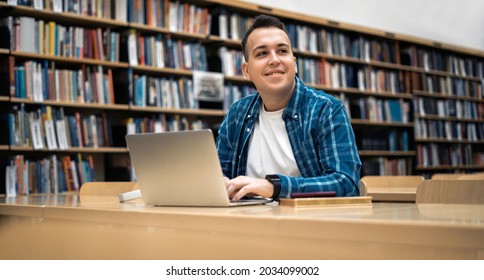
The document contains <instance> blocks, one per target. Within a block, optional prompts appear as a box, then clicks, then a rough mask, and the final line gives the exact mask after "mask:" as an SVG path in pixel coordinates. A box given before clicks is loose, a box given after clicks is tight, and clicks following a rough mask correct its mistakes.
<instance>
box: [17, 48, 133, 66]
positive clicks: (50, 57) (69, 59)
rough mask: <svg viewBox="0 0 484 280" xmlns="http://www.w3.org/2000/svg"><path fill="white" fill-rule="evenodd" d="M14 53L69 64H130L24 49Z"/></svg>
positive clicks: (18, 55)
mask: <svg viewBox="0 0 484 280" xmlns="http://www.w3.org/2000/svg"><path fill="white" fill-rule="evenodd" d="M12 55H13V56H15V57H22V58H27V59H37V60H51V61H55V62H61V63H66V64H69V63H75V64H79V65H84V64H89V65H99V66H106V67H109V68H128V66H129V65H128V63H126V62H111V61H103V60H98V59H92V58H76V57H64V56H55V55H49V54H38V53H29V52H22V51H12Z"/></svg>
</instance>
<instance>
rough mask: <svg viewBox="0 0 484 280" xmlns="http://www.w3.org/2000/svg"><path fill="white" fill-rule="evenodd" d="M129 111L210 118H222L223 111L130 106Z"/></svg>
mask: <svg viewBox="0 0 484 280" xmlns="http://www.w3.org/2000/svg"><path fill="white" fill-rule="evenodd" d="M130 110H132V111H136V112H152V113H166V114H174V115H196V116H211V117H223V116H225V111H223V110H215V109H176V108H160V107H153V106H148V107H139V106H131V107H130Z"/></svg>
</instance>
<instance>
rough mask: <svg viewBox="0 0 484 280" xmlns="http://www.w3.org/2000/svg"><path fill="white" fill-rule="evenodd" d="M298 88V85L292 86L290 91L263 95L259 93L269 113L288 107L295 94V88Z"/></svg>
mask: <svg viewBox="0 0 484 280" xmlns="http://www.w3.org/2000/svg"><path fill="white" fill-rule="evenodd" d="M295 87H296V83H294V84H293V85H292V87H291V88H290V89H288V90H285V91H283V92H277V93H275V92H271V93H262V92H259V94H260V96H261V98H262V102H263V104H264V108H265V110H266V111H267V112H273V111H278V110H281V109H284V108H286V107H287V104H289V101H290V100H291V98H292V95H293V94H294V88H295Z"/></svg>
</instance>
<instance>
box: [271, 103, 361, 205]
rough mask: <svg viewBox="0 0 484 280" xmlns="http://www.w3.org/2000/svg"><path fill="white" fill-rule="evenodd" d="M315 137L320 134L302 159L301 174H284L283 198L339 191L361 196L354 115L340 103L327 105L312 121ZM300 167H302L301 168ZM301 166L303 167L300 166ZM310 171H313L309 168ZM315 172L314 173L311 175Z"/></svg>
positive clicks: (281, 193) (282, 184) (338, 192)
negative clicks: (294, 194)
mask: <svg viewBox="0 0 484 280" xmlns="http://www.w3.org/2000/svg"><path fill="white" fill-rule="evenodd" d="M311 123H312V125H311V130H312V131H313V132H312V134H311V135H312V136H311V137H317V140H315V141H314V146H312V150H313V151H311V150H310V149H306V150H303V152H304V153H307V154H311V155H312V156H308V157H307V160H304V162H301V163H300V165H301V166H302V167H303V170H300V171H301V174H302V176H301V177H291V176H284V175H280V174H278V175H280V178H281V180H282V183H281V192H280V194H279V198H281V197H289V196H290V194H291V193H293V192H317V191H335V192H336V196H358V195H359V187H358V184H359V180H360V175H359V174H360V168H361V161H360V158H359V156H358V150H357V147H356V142H355V136H354V132H353V129H352V127H351V122H350V118H349V116H348V114H347V112H346V109H345V108H344V106H343V104H342V103H340V102H335V103H334V104H333V105H332V106H328V108H325V109H324V110H323V111H322V112H321V113H320V116H319V117H318V118H314V120H312V121H311ZM301 166H300V167H301ZM300 169H301V168H300ZM307 170H310V171H307ZM308 173H311V174H312V175H311V176H308V175H307V174H308Z"/></svg>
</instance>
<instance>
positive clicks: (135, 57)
mask: <svg viewBox="0 0 484 280" xmlns="http://www.w3.org/2000/svg"><path fill="white" fill-rule="evenodd" d="M127 44H128V46H127V47H128V59H129V64H130V65H131V66H138V65H141V66H143V65H146V66H152V67H157V68H164V67H169V68H175V69H185V70H201V71H206V70H208V62H207V53H206V50H205V46H204V45H202V44H201V43H199V42H188V41H182V40H173V39H172V38H171V37H170V36H165V37H162V35H161V34H158V35H156V36H149V35H147V36H145V35H142V34H137V33H136V31H134V30H131V32H130V33H129V35H128V42H127Z"/></svg>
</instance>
